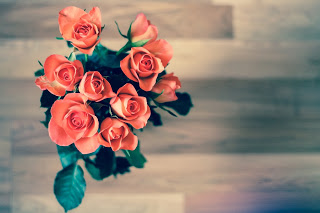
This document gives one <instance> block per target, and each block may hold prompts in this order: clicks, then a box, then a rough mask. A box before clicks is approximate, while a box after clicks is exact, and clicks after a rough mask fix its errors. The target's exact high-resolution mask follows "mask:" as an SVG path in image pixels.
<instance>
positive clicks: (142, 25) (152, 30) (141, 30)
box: [131, 13, 158, 43]
mask: <svg viewBox="0 0 320 213" xmlns="http://www.w3.org/2000/svg"><path fill="white" fill-rule="evenodd" d="M157 36H158V29H157V27H156V26H154V25H152V24H151V23H150V21H149V20H147V17H146V16H145V15H144V14H143V13H139V14H138V15H137V17H136V19H135V20H134V22H133V23H132V25H131V41H132V42H133V43H134V42H137V41H141V40H146V39H150V40H149V41H148V43H150V42H152V41H154V40H156V38H157Z"/></svg>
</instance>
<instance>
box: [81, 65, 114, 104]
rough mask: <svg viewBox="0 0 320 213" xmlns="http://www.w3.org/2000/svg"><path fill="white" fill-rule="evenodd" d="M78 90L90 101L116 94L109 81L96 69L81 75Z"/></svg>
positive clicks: (100, 99)
mask: <svg viewBox="0 0 320 213" xmlns="http://www.w3.org/2000/svg"><path fill="white" fill-rule="evenodd" d="M79 92H80V93H82V94H84V95H85V96H87V97H88V99H89V100H90V101H97V102H99V101H102V100H103V99H106V98H111V97H114V96H116V94H115V93H114V92H113V91H112V88H111V85H110V83H109V82H108V81H107V79H105V78H103V77H102V75H101V74H100V73H99V72H98V71H90V72H87V73H86V74H85V75H84V76H83V78H82V80H81V82H80V84H79Z"/></svg>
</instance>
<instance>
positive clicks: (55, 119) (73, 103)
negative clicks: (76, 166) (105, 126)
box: [48, 93, 100, 154]
mask: <svg viewBox="0 0 320 213" xmlns="http://www.w3.org/2000/svg"><path fill="white" fill-rule="evenodd" d="M87 100H88V99H87V97H85V96H84V95H82V94H80V93H69V94H67V95H66V97H65V98H64V99H62V100H57V101H55V102H54V103H53V105H52V108H51V115H52V118H51V120H50V122H49V127H48V130H49V136H50V138H51V140H52V141H53V142H55V143H56V144H58V145H59V146H69V145H70V144H72V143H74V144H75V146H76V147H77V149H78V150H79V151H80V152H81V153H82V154H88V153H91V152H94V151H95V150H97V149H98V147H99V146H100V144H99V143H98V139H97V131H98V128H99V121H98V118H97V117H96V116H95V115H94V111H93V109H92V108H91V107H90V106H89V105H88V104H86V102H87Z"/></svg>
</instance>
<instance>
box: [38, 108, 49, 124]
mask: <svg viewBox="0 0 320 213" xmlns="http://www.w3.org/2000/svg"><path fill="white" fill-rule="evenodd" d="M50 110H51V108H48V109H47V110H46V111H45V113H44V114H45V116H46V119H45V120H44V121H40V122H41V123H42V124H43V125H44V126H45V127H46V128H48V125H49V122H50V119H51V112H50Z"/></svg>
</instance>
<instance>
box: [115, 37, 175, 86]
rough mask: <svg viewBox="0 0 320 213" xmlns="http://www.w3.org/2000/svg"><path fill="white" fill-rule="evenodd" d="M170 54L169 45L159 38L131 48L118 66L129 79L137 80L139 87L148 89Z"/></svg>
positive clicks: (167, 61)
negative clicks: (142, 45)
mask: <svg viewBox="0 0 320 213" xmlns="http://www.w3.org/2000/svg"><path fill="white" fill-rule="evenodd" d="M172 55H173V50H172V47H171V45H170V44H169V43H168V42H166V41H165V40H162V39H160V40H157V41H154V42H151V43H149V44H146V45H145V46H144V47H133V48H131V51H130V53H129V55H128V56H126V57H125V58H124V59H123V60H122V61H121V62H120V67H121V69H122V71H123V73H124V74H125V75H126V76H127V77H128V78H129V79H130V80H132V81H135V82H139V86H140V88H141V89H143V90H144V91H150V90H151V89H152V87H153V86H154V84H155V83H156V80H157V77H158V74H159V73H161V72H162V71H163V70H164V67H165V66H167V64H168V63H169V61H170V59H171V58H172Z"/></svg>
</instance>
